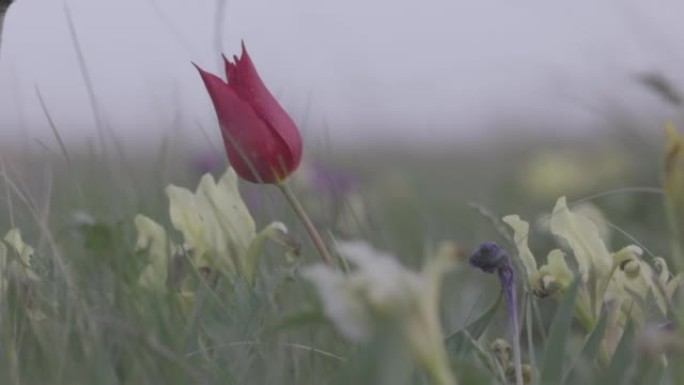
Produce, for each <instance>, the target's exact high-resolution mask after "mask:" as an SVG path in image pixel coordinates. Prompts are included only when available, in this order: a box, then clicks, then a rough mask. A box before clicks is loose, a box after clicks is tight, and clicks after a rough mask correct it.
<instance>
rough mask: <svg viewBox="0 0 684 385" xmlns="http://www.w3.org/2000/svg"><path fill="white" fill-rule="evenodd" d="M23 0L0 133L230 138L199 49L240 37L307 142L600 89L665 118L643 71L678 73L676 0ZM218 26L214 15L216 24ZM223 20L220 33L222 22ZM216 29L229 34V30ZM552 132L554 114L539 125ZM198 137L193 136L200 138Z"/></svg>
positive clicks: (448, 124)
mask: <svg viewBox="0 0 684 385" xmlns="http://www.w3.org/2000/svg"><path fill="white" fill-rule="evenodd" d="M217 4H219V2H217V1H216V0H68V1H58V0H18V1H16V3H15V4H14V5H13V6H12V7H11V8H10V12H9V13H8V15H7V19H6V22H5V30H4V33H3V36H2V38H3V40H2V51H1V54H0V141H1V142H3V143H7V141H8V140H10V139H12V140H13V139H17V138H19V139H22V140H26V139H29V140H35V139H36V138H38V139H40V140H43V141H46V142H50V141H51V140H52V138H53V134H52V132H51V130H50V128H49V125H48V122H47V119H46V117H45V115H44V113H43V112H42V109H41V107H40V103H39V99H38V97H37V90H38V91H39V92H40V94H41V95H42V96H43V100H44V102H45V104H46V106H47V108H48V110H49V111H50V114H51V117H52V119H53V120H54V123H55V125H56V126H57V128H58V130H59V132H60V134H61V135H62V136H63V137H64V138H65V139H66V140H67V141H69V142H77V141H82V140H83V139H85V138H94V137H96V135H97V132H98V131H97V127H98V124H97V123H96V121H97V119H96V117H95V114H94V113H93V106H92V104H91V103H90V100H89V98H88V90H87V87H86V85H85V84H86V83H85V81H84V78H83V72H82V71H81V68H80V66H79V62H78V60H77V54H76V50H75V45H74V39H72V35H71V32H70V27H69V23H68V20H69V17H70V19H71V20H72V26H73V30H74V32H75V34H76V36H77V40H78V42H79V44H80V47H81V51H82V53H83V58H84V62H85V64H86V67H87V72H88V74H89V77H90V79H91V84H92V88H93V92H94V93H95V95H96V99H97V101H96V107H95V109H96V110H97V111H98V114H99V115H100V120H101V121H103V122H106V126H107V127H108V128H107V129H108V130H111V132H112V133H114V135H116V136H117V137H119V138H124V139H129V140H135V141H140V140H143V139H144V140H151V141H157V140H159V139H160V138H162V137H164V136H172V137H177V138H189V140H194V141H195V142H198V143H204V142H205V139H204V136H203V134H202V130H201V129H200V127H203V130H204V131H205V132H206V134H207V135H208V136H209V139H210V140H216V139H217V138H219V134H218V129H217V125H216V118H215V115H214V112H213V110H212V108H211V105H210V102H209V98H208V97H207V95H206V93H205V92H204V89H203V86H202V84H201V81H200V79H199V77H198V75H197V73H196V71H195V70H194V68H193V67H192V66H191V64H190V62H191V61H195V62H197V63H198V64H200V65H201V66H203V67H205V68H207V69H209V70H211V71H215V72H216V71H218V70H219V68H220V67H219V56H218V54H219V52H218V51H223V52H225V53H226V54H228V55H232V54H234V53H237V52H238V49H239V44H240V40H241V39H244V40H245V42H246V44H247V47H248V49H249V51H250V54H251V56H252V58H253V60H254V62H255V64H256V66H257V69H258V70H259V72H260V73H261V75H262V78H263V79H264V80H265V82H266V83H267V84H268V85H269V87H270V88H271V90H272V91H273V92H274V93H275V94H276V95H277V96H278V98H279V99H280V100H281V102H282V103H283V105H284V106H285V107H286V109H287V110H288V111H290V113H291V114H292V115H293V117H294V119H295V121H297V122H298V123H299V124H300V126H301V127H302V129H303V130H304V131H305V134H306V135H307V136H308V138H309V140H310V141H312V142H319V143H320V142H322V141H325V140H331V141H345V142H352V143H354V142H361V141H365V140H368V138H376V139H377V138H383V137H385V138H393V139H396V138H401V139H405V140H411V139H413V138H437V139H438V140H446V139H449V140H451V139H454V140H455V138H462V137H472V136H480V135H483V134H484V135H486V134H488V133H489V134H491V132H490V131H488V129H489V128H490V127H491V126H492V125H493V124H494V123H496V122H499V121H513V122H518V124H519V125H522V126H524V125H526V124H529V125H531V126H532V125H534V124H533V122H536V121H544V122H558V124H557V126H558V127H564V129H567V127H575V128H576V129H577V130H582V131H585V132H586V131H591V130H594V129H597V128H596V127H598V125H599V124H600V122H601V116H599V115H600V114H599V112H601V111H603V108H604V106H605V105H606V104H609V105H614V107H615V106H617V107H619V108H624V109H625V110H628V111H631V112H633V113H635V114H637V115H639V116H642V117H645V118H644V119H645V120H644V121H645V122H646V125H651V124H652V125H653V127H655V128H656V129H657V124H658V121H659V119H662V118H664V117H667V116H668V115H667V114H668V111H667V110H666V109H662V108H659V107H658V103H659V101H658V100H657V99H656V98H653V97H651V96H650V95H648V94H647V93H645V92H643V91H642V88H641V86H639V85H638V84H637V83H636V82H635V81H634V79H633V76H634V75H635V74H637V73H640V72H644V71H651V70H657V71H660V72H662V73H663V74H665V75H666V76H668V77H669V78H670V79H671V80H673V81H674V82H675V83H676V84H683V83H684V22H682V17H683V15H684V2H681V1H679V0H650V1H645V0H422V1H418V0H414V1H408V0H343V1H342V0H336V1H326V0H288V1H283V0H229V1H227V2H226V3H225V9H224V12H223V13H222V14H223V15H224V17H217ZM217 26H218V27H217ZM217 32H218V33H217ZM217 37H218V39H217ZM545 129H548V130H553V129H554V128H553V127H548V128H545ZM193 138H194V139H193Z"/></svg>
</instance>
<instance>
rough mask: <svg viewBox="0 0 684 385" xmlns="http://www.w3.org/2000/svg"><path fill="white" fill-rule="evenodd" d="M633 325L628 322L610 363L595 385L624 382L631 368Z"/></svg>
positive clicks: (633, 337)
mask: <svg viewBox="0 0 684 385" xmlns="http://www.w3.org/2000/svg"><path fill="white" fill-rule="evenodd" d="M634 339H635V333H634V324H633V323H632V322H631V321H630V322H629V323H628V324H627V327H626V328H625V331H624V332H623V334H622V338H620V343H618V346H617V348H616V349H615V353H614V354H613V360H612V361H611V362H610V365H609V366H608V368H606V370H605V371H603V373H602V375H600V376H598V377H597V381H595V382H594V383H595V384H597V385H604V384H622V383H623V381H624V380H625V377H626V375H627V373H628V372H629V369H630V368H631V363H632V358H633V356H634Z"/></svg>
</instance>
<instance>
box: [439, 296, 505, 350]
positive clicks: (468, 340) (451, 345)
mask: <svg viewBox="0 0 684 385" xmlns="http://www.w3.org/2000/svg"><path fill="white" fill-rule="evenodd" d="M501 298H502V295H501V294H499V297H498V298H497V299H496V302H494V303H493V304H492V305H491V306H490V307H489V309H487V310H486V311H485V312H484V313H482V315H480V316H479V317H478V318H477V319H476V320H475V321H473V322H471V323H469V324H468V325H467V326H465V327H464V328H462V329H461V330H459V331H456V332H454V333H452V334H451V335H450V336H448V337H447V338H446V339H445V341H444V343H445V344H446V349H447V352H449V354H451V355H464V354H467V353H470V352H471V351H472V349H473V346H472V341H476V340H478V339H479V338H480V337H481V336H482V334H484V332H485V330H487V327H488V326H489V324H490V323H491V322H492V319H493V318H494V315H495V314H496V311H497V310H498V308H499V304H500V303H501Z"/></svg>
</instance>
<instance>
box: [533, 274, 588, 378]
mask: <svg viewBox="0 0 684 385" xmlns="http://www.w3.org/2000/svg"><path fill="white" fill-rule="evenodd" d="M579 284H580V279H575V282H573V284H572V285H571V286H570V288H569V289H568V291H567V292H566V293H565V296H564V297H563V300H562V301H561V303H560V305H559V306H558V309H556V315H555V316H554V317H553V321H552V323H551V328H550V331H549V338H548V341H547V343H546V349H545V353H544V360H543V362H542V364H541V376H540V378H541V379H540V384H542V385H547V384H548V385H557V384H559V383H560V381H561V376H562V374H563V371H562V369H563V358H564V357H565V346H566V344H567V341H568V339H569V338H570V331H571V330H570V326H571V324H572V317H573V315H572V313H573V310H574V308H575V297H576V296H577V291H578V289H579Z"/></svg>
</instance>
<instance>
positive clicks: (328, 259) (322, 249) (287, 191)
mask: <svg viewBox="0 0 684 385" xmlns="http://www.w3.org/2000/svg"><path fill="white" fill-rule="evenodd" d="M276 186H278V189H280V191H281V192H282V193H283V195H284V196H285V199H286V200H287V203H289V204H290V206H291V207H292V210H294V212H295V214H296V215H297V217H299V219H300V220H301V221H302V224H303V225H304V228H305V229H306V232H307V233H309V237H311V240H312V241H313V243H314V246H316V249H317V250H318V254H319V255H320V256H321V259H323V262H325V264H326V265H328V266H333V259H332V256H331V255H330V252H329V251H328V248H327V247H326V246H325V242H323V238H322V237H321V235H320V234H319V233H318V230H316V226H314V224H313V222H311V218H309V216H308V215H307V214H306V210H304V207H302V204H301V203H299V199H297V196H296V195H295V194H294V192H293V191H292V189H291V188H290V187H289V186H288V185H287V183H285V182H280V183H278V184H276Z"/></svg>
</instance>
